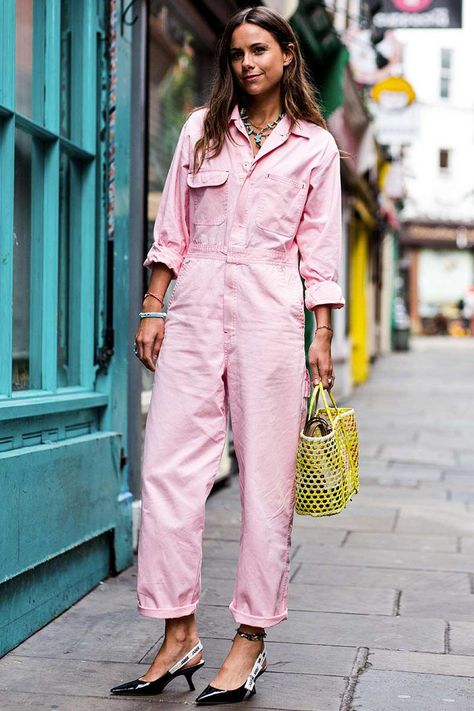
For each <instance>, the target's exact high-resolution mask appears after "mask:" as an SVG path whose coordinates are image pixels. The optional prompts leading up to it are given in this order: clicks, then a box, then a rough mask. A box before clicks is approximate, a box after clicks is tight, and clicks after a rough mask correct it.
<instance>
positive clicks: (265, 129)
mask: <svg viewBox="0 0 474 711" xmlns="http://www.w3.org/2000/svg"><path fill="white" fill-rule="evenodd" d="M284 115H285V112H284V111H282V113H281V114H280V115H279V116H277V118H276V119H275V121H272V122H271V123H267V125H266V126H255V124H253V123H252V122H251V121H250V119H249V115H248V113H247V109H246V108H245V107H244V106H243V107H242V108H241V109H240V116H241V118H242V121H243V122H244V126H245V128H246V130H247V133H248V135H249V136H252V134H253V135H254V141H255V143H256V144H257V146H258V147H259V148H260V147H261V145H262V138H266V137H267V136H268V134H269V133H270V132H271V130H272V129H274V128H275V126H276V125H277V124H278V123H279V122H280V121H281V119H282V118H283V116H284ZM256 129H259V130H256Z"/></svg>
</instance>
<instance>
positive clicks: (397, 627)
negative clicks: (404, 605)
mask: <svg viewBox="0 0 474 711" xmlns="http://www.w3.org/2000/svg"><path fill="white" fill-rule="evenodd" d="M445 630H446V625H445V624H444V622H443V621H441V620H436V619H416V618H408V617H406V618H402V617H389V616H383V615H380V616H377V615H347V614H344V613H339V614H335V613H331V612H300V611H293V612H292V613H291V617H290V619H289V620H286V621H285V622H283V623H281V624H279V625H277V627H275V629H274V631H272V639H274V640H276V641H286V642H306V643H307V644H313V643H314V642H318V643H319V644H332V645H334V644H335V642H336V640H337V642H338V643H340V644H342V645H343V646H354V647H357V646H363V647H378V648H382V649H403V650H406V651H421V652H444V648H445V639H444V637H445Z"/></svg>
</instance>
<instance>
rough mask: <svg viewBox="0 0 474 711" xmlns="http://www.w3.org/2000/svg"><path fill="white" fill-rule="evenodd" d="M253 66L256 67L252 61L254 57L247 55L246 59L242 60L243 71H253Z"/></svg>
mask: <svg viewBox="0 0 474 711" xmlns="http://www.w3.org/2000/svg"><path fill="white" fill-rule="evenodd" d="M253 66H254V63H253V61H252V55H251V54H245V55H244V58H243V60H242V69H244V70H248V69H252V67H253Z"/></svg>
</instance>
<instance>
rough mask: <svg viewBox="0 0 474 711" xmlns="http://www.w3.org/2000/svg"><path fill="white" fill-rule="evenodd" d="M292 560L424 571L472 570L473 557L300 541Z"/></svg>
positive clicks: (458, 554) (473, 569)
mask: <svg viewBox="0 0 474 711" xmlns="http://www.w3.org/2000/svg"><path fill="white" fill-rule="evenodd" d="M294 561H295V563H300V562H301V563H313V564H318V563H323V564H328V563H331V564H332V565H346V566H362V565H363V566H367V567H379V568H398V569H403V568H408V569H411V570H426V571H430V570H431V571H453V572H455V571H458V572H466V573H472V572H473V571H474V559H473V557H472V556H471V555H463V554H462V553H437V552H433V551H410V550H383V549H382V550H377V549H372V548H355V547H353V548H341V547H336V546H319V547H315V546H310V545H307V544H303V545H302V546H300V548H299V549H298V550H297V552H296V554H295V557H294Z"/></svg>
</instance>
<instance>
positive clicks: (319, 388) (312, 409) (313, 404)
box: [308, 380, 339, 428]
mask: <svg viewBox="0 0 474 711" xmlns="http://www.w3.org/2000/svg"><path fill="white" fill-rule="evenodd" d="M328 392H329V397H330V398H331V402H332V405H333V407H334V408H335V410H336V412H339V408H338V406H337V405H336V401H335V400H334V395H333V394H332V392H331V391H330V390H329V391H328ZM320 393H321V399H322V401H323V403H324V409H325V410H326V412H327V415H328V418H329V422H330V423H331V425H332V426H333V428H334V420H333V418H332V416H331V412H330V408H329V403H328V399H327V397H326V394H325V392H324V387H323V383H322V381H321V380H320V381H319V383H318V384H317V385H316V387H315V388H313V392H312V394H311V400H310V401H309V412H308V419H310V418H311V417H314V415H315V414H316V410H317V407H318V398H319V394H320Z"/></svg>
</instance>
